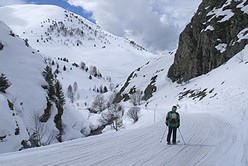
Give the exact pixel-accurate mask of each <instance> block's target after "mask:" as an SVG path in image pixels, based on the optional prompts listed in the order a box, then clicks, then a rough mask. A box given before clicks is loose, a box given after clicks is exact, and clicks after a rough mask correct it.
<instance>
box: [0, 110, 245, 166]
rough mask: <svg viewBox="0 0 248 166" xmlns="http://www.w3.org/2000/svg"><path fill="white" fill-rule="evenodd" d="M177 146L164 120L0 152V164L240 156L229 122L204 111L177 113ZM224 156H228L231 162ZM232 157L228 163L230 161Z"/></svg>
mask: <svg viewBox="0 0 248 166" xmlns="http://www.w3.org/2000/svg"><path fill="white" fill-rule="evenodd" d="M181 119H182V122H181V128H180V131H181V133H182V135H183V137H184V139H185V141H186V143H187V145H184V142H183V140H182V139H181V136H180V133H179V132H178V133H177V134H178V135H177V138H178V139H179V140H181V141H180V143H179V144H178V145H175V146H174V145H170V146H168V145H166V141H165V140H166V135H165V137H164V139H163V142H162V143H161V142H160V140H161V137H162V135H163V132H164V130H165V128H164V127H165V125H164V122H163V120H161V121H160V122H158V123H155V124H154V125H151V126H148V127H146V128H141V129H135V130H129V131H120V132H114V133H107V134H103V135H99V136H94V137H89V138H85V139H78V140H74V141H71V142H66V143H62V144H59V145H51V146H46V147H42V148H36V149H28V150H24V151H21V152H15V153H9V154H2V155H0V163H1V164H3V165H34V164H35V165H63V166H65V165H92V166H93V165H94V166H97V165H104V166H106V165H115V166H117V165H125V166H127V165H128V166H129V165H135V166H138V165H142V166H146V165H147V166H150V165H156V166H160V165H161V166H162V165H169V166H174V165H175V166H178V165H185V166H194V165H195V166H196V165H201V166H209V165H235V164H237V163H240V160H242V157H243V156H236V157H235V154H240V153H239V152H238V151H239V148H240V146H242V145H241V144H240V142H239V139H240V137H238V136H237V135H236V131H235V128H234V127H232V125H230V124H229V123H227V122H225V121H223V120H221V119H219V118H218V117H217V118H216V117H214V116H213V115H210V114H207V113H206V114H205V113H187V114H182V115H181ZM228 158H232V159H233V160H230V159H228ZM230 161H232V162H230Z"/></svg>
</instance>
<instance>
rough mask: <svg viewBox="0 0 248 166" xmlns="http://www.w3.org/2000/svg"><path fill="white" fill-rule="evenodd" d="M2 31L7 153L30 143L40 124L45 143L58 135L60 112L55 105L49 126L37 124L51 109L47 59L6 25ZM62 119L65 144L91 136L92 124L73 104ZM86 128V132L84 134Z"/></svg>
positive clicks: (0, 134) (1, 144) (0, 143)
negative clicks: (46, 74)
mask: <svg viewBox="0 0 248 166" xmlns="http://www.w3.org/2000/svg"><path fill="white" fill-rule="evenodd" d="M0 32H1V33H0V43H1V50H0V57H1V61H0V74H2V73H3V74H4V75H5V76H6V78H7V79H8V80H9V82H10V87H9V88H7V90H6V93H4V92H2V91H1V92H0V107H1V109H0V111H1V117H0V126H1V127H0V138H1V140H0V153H3V152H10V151H18V150H19V149H21V148H22V147H23V145H21V142H22V141H23V140H26V141H27V140H30V138H31V135H32V134H33V133H35V130H36V129H35V128H36V127H37V125H38V124H39V125H42V126H43V127H42V133H43V135H42V139H43V141H44V142H43V141H42V142H43V143H45V142H46V141H48V140H49V138H48V137H49V135H53V136H56V135H57V133H58V130H57V128H56V127H55V126H56V125H55V123H54V116H55V115H56V112H57V109H56V108H55V107H54V106H53V107H52V108H51V116H50V119H48V121H47V122H46V123H44V124H40V123H38V124H37V122H38V121H37V120H36V119H35V118H36V117H41V115H43V114H44V110H45V109H46V108H47V100H46V97H47V94H46V91H45V90H44V89H43V88H42V86H44V85H46V84H47V83H46V81H45V80H44V78H43V76H42V72H43V71H44V68H45V66H46V64H45V62H44V58H43V57H42V56H41V55H40V54H39V53H38V52H37V51H36V50H34V49H33V48H31V47H30V46H29V44H28V43H27V42H26V41H24V40H23V39H20V38H19V37H18V36H17V35H15V34H14V33H13V31H12V30H10V29H9V28H8V27H7V26H6V25H5V24H4V23H3V22H0ZM1 84H2V82H1ZM62 119H63V125H64V129H65V130H64V138H63V141H65V140H70V139H74V138H79V137H84V135H86V134H87V133H89V130H90V129H89V123H87V121H86V120H84V116H83V114H82V113H80V112H79V111H77V110H76V109H75V108H73V107H72V106H71V105H70V104H66V105H65V109H64V114H63V116H62ZM82 121H84V123H82ZM75 124H80V125H78V126H75ZM83 128H84V132H85V133H81V132H80V131H81V130H82V129H83ZM50 141H51V142H49V144H50V143H54V142H57V141H56V139H53V140H52V139H51V140H50ZM45 144H46V143H45ZM45 144H44V145H45Z"/></svg>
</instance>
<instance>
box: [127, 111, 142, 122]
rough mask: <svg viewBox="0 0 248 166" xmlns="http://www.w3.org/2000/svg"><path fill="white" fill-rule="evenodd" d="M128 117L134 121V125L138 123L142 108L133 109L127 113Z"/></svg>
mask: <svg viewBox="0 0 248 166" xmlns="http://www.w3.org/2000/svg"><path fill="white" fill-rule="evenodd" d="M127 116H128V117H129V118H130V119H132V120H133V123H135V122H137V121H138V120H139V117H140V108H139V107H132V108H130V109H129V111H128V112H127Z"/></svg>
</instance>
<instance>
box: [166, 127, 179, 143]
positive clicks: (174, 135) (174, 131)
mask: <svg viewBox="0 0 248 166" xmlns="http://www.w3.org/2000/svg"><path fill="white" fill-rule="evenodd" d="M171 134H172V142H173V143H176V140H177V127H170V126H169V132H168V135H167V143H170V140H171Z"/></svg>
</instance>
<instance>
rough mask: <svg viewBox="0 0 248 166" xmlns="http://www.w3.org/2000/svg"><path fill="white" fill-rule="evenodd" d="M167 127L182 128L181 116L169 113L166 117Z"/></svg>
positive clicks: (174, 112) (176, 113)
mask: <svg viewBox="0 0 248 166" xmlns="http://www.w3.org/2000/svg"><path fill="white" fill-rule="evenodd" d="M165 123H166V125H167V126H169V127H179V126H180V115H179V113H178V112H176V111H169V112H168V113H167V115H166V121H165Z"/></svg>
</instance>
